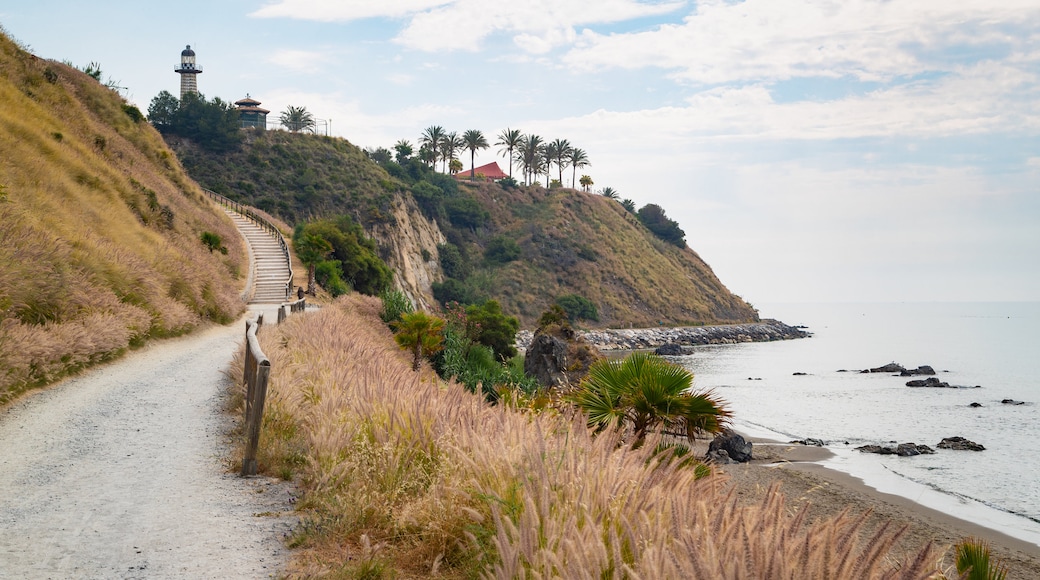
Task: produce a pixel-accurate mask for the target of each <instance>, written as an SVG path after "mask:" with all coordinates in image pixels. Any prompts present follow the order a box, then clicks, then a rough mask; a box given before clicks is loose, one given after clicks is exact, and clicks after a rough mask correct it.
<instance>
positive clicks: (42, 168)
mask: <svg viewBox="0 0 1040 580" xmlns="http://www.w3.org/2000/svg"><path fill="white" fill-rule="evenodd" d="M0 102H2V103H3V104H4V106H3V107H0V151H3V155H2V156H0V185H2V186H3V189H4V192H5V194H6V196H5V197H6V200H4V201H0V404H3V403H4V402H6V401H9V400H11V399H12V398H14V397H16V396H17V395H18V394H19V393H21V392H23V391H24V390H26V389H28V388H31V387H34V386H38V385H43V384H47V383H49V382H53V381H54V380H57V379H59V378H61V377H62V376H65V375H67V374H69V373H72V372H76V371H77V370H79V369H80V368H83V367H84V366H88V365H90V364H94V363H96V362H99V361H103V360H107V359H109V358H111V357H114V356H118V355H119V354H120V353H122V352H123V351H125V350H126V349H127V348H132V347H134V346H136V345H139V344H141V343H143V342H144V341H145V340H147V339H149V338H155V337H163V336H172V335H177V334H182V333H184V332H187V331H190V330H191V329H193V328H196V327H197V326H199V325H200V324H202V323H203V322H205V321H207V320H213V321H217V322H226V321H229V320H231V319H233V318H234V317H236V316H237V315H238V314H239V313H240V312H241V311H242V309H243V304H242V303H241V300H240V299H239V298H238V294H239V292H240V290H241V285H242V282H241V278H242V277H241V276H240V275H239V271H240V270H244V264H245V261H246V253H245V248H244V245H243V243H242V242H241V238H240V236H239V235H238V233H237V231H236V230H235V228H234V226H233V224H232V223H231V222H230V220H228V219H226V217H225V216H223V215H222V214H220V213H219V212H217V211H215V210H214V209H213V207H212V206H211V205H210V204H209V203H208V202H207V201H205V199H204V198H203V197H202V196H201V194H200V192H199V191H198V189H197V186H195V185H194V184H192V183H191V181H190V180H189V179H187V178H186V177H185V176H184V174H183V171H181V169H180V168H179V166H177V164H176V161H175V160H174V159H173V158H172V157H171V155H170V153H169V150H168V149H167V148H166V146H165V144H164V143H163V141H162V138H161V137H160V136H159V135H158V133H156V132H155V131H154V130H153V129H152V128H151V127H150V126H149V125H148V124H147V123H135V122H134V121H133V120H132V119H131V118H130V117H129V116H128V115H127V114H126V112H125V111H124V110H123V105H124V103H123V102H122V100H121V99H120V98H119V96H118V95H117V94H116V93H114V92H113V91H111V90H109V89H107V88H105V87H103V86H102V85H100V84H99V83H98V82H97V81H95V80H94V79H92V78H89V77H87V76H86V75H84V74H83V73H81V72H79V71H76V70H74V69H71V68H69V67H67V66H65V65H62V64H59V63H56V62H52V61H45V60H41V59H37V58H35V57H32V56H31V55H28V54H26V53H24V52H21V51H20V50H18V48H17V47H16V46H15V44H14V43H12V42H11V41H10V40H9V39H7V38H6V37H4V36H2V35H0ZM203 231H211V232H214V233H217V234H218V235H220V236H221V238H222V239H223V240H224V244H225V245H226V246H227V247H228V248H229V253H228V255H227V256H223V255H220V254H210V253H209V252H208V251H207V250H206V249H205V248H204V246H202V244H201V243H199V241H198V240H199V235H200V234H201V232H203Z"/></svg>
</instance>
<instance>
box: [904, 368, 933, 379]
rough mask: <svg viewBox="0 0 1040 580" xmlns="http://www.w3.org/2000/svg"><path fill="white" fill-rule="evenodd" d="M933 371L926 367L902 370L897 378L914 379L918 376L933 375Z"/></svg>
mask: <svg viewBox="0 0 1040 580" xmlns="http://www.w3.org/2000/svg"><path fill="white" fill-rule="evenodd" d="M934 374H935V369H933V368H932V367H930V366H928V365H921V366H919V367H917V368H916V369H903V371H902V372H901V373H899V376H901V377H914V376H918V375H934Z"/></svg>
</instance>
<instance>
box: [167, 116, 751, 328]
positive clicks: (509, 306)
mask: <svg viewBox="0 0 1040 580" xmlns="http://www.w3.org/2000/svg"><path fill="white" fill-rule="evenodd" d="M171 145H172V146H173V147H174V149H175V150H176V151H177V152H178V155H179V156H180V158H181V160H182V162H183V163H184V165H185V167H186V168H187V170H188V172H189V173H190V174H191V175H192V176H193V177H194V178H195V179H196V180H198V181H199V183H200V184H202V185H203V186H204V187H209V188H211V189H213V190H215V191H218V192H220V193H223V194H225V195H227V196H229V197H231V198H233V199H238V200H240V201H243V202H245V203H249V204H252V205H256V206H258V207H260V208H261V209H264V210H265V211H268V212H270V213H273V214H274V215H276V216H278V217H280V218H282V219H285V220H287V221H288V222H290V223H291V224H293V223H298V222H300V221H303V220H305V219H314V218H322V217H331V218H337V217H339V216H341V215H350V216H351V217H352V218H353V219H354V221H356V222H357V223H359V224H361V225H362V226H363V227H364V228H365V230H366V232H368V233H369V235H374V231H375V230H377V229H378V230H381V231H387V230H389V231H391V232H393V231H394V228H395V227H396V224H397V223H398V220H397V218H395V215H400V214H399V213H395V212H397V211H398V209H399V208H402V207H412V204H414V205H415V206H417V207H418V208H419V210H420V211H421V212H422V213H423V214H424V215H425V216H426V217H427V218H429V219H431V220H433V221H434V222H435V223H436V225H437V226H438V227H439V229H440V230H441V232H442V233H443V239H444V240H445V241H444V242H443V243H439V244H430V245H429V246H423V247H418V248H413V249H414V252H413V253H414V254H415V255H416V256H418V255H419V254H422V256H423V257H422V259H419V260H417V261H418V262H419V263H421V264H423V265H428V264H436V265H439V266H440V268H439V273H438V276H439V279H434V280H433V282H435V283H436V284H434V285H433V286H432V287H431V289H430V293H431V294H433V296H432V297H431V298H433V297H436V298H437V299H438V301H439V302H441V303H442V304H444V303H447V302H450V301H458V302H462V303H482V302H484V301H485V300H487V299H489V298H493V299H495V300H497V301H498V303H499V304H500V305H501V307H502V310H503V311H505V312H508V313H510V314H514V315H516V316H518V317H519V319H520V322H521V324H522V325H523V326H524V327H528V328H530V327H533V326H534V324H535V322H536V320H537V317H538V315H539V314H540V313H541V312H543V311H544V310H545V309H546V308H547V307H548V306H550V305H551V304H553V303H555V302H557V301H558V299H560V298H561V297H568V296H569V297H571V298H567V299H565V300H564V303H569V304H570V305H572V306H574V305H577V304H581V305H582V308H583V309H584V311H585V312H588V313H590V314H588V315H586V318H585V321H586V322H585V323H586V324H595V325H597V326H608V327H609V326H613V327H620V326H658V325H660V324H665V325H683V324H705V323H720V322H721V323H725V322H748V321H753V320H757V313H756V312H755V311H754V309H753V308H752V307H751V306H749V305H748V304H747V303H746V302H744V301H743V300H741V299H740V298H739V297H737V296H735V295H733V294H732V293H730V292H729V290H727V289H726V287H725V286H724V285H723V284H722V282H720V281H719V279H718V278H717V277H716V276H715V274H714V273H713V272H712V270H711V268H710V267H709V266H708V265H707V264H706V263H705V262H704V261H703V260H701V258H700V257H699V256H698V255H697V254H696V253H695V252H694V251H692V250H691V249H689V248H687V247H686V246H685V243H682V241H681V240H682V236H683V234H682V231H681V230H678V231H675V230H677V229H678V228H677V226H675V228H674V229H672V230H669V228H670V227H671V226H672V225H674V221H670V220H668V218H667V217H666V216H665V215H664V212H663V210H661V211H660V212H651V213H652V215H650V216H649V217H651V218H656V221H652V223H653V224H658V225H660V226H661V227H662V228H663V231H671V236H672V238H671V239H669V238H668V237H667V236H664V239H662V237H661V235H660V233H658V234H657V235H655V233H653V232H652V231H651V230H650V229H648V227H647V226H645V225H643V222H641V221H640V218H639V217H638V216H637V215H636V214H635V213H633V211H634V210H632V211H630V210H628V209H626V207H625V206H624V205H623V204H622V203H620V202H618V201H617V200H616V199H612V198H609V197H604V196H600V195H595V194H592V193H587V192H582V191H578V190H575V189H570V188H562V187H557V188H554V189H546V188H543V187H541V186H540V185H537V184H534V185H529V186H522V185H510V180H503V184H498V183H493V182H485V181H480V180H475V181H470V180H467V179H462V180H456V179H455V178H453V177H451V176H449V175H445V174H442V173H438V172H437V171H435V170H434V169H432V168H431V167H429V166H428V165H427V164H426V163H424V162H423V161H422V160H421V159H420V158H419V157H418V156H413V155H412V149H411V146H410V145H408V144H407V143H406V142H404V143H401V142H399V143H398V145H399V146H400V147H399V149H398V154H397V155H396V156H393V158H392V156H391V154H390V153H389V151H386V150H384V151H383V152H382V154H378V155H374V157H375V158H377V159H378V160H379V162H380V163H376V162H374V161H373V160H372V159H370V158H369V157H368V156H367V155H366V154H365V153H364V152H363V151H361V150H360V149H358V148H357V147H355V146H353V145H351V144H350V143H348V142H347V141H345V140H343V139H337V138H331V137H325V136H319V135H310V134H290V133H287V132H282V131H268V132H256V131H249V132H247V133H246V138H245V139H244V140H243V143H242V144H241V146H240V147H239V148H237V149H235V150H231V151H227V152H223V153H215V152H212V151H209V150H206V149H204V148H202V147H198V146H196V145H194V144H193V143H192V142H190V141H187V140H183V139H172V140H171ZM437 159H441V160H442V161H443V158H440V157H438V158H437ZM553 171H554V172H555V173H557V174H559V172H560V171H561V167H560V166H554V167H553ZM658 209H659V208H658ZM391 237H395V238H397V239H399V240H412V239H414V238H415V237H416V236H414V235H413V234H412V233H411V232H407V231H397V232H396V234H395V235H392V236H391ZM379 253H380V257H382V258H383V259H384V260H386V261H387V263H388V264H389V265H390V267H391V268H392V269H400V268H402V267H403V265H402V264H401V263H400V262H399V261H395V258H394V257H392V256H391V255H390V253H389V251H388V250H387V248H386V247H385V246H383V245H380V247H379ZM574 297H577V298H578V299H581V300H583V301H587V304H588V305H591V306H592V307H594V309H593V308H588V307H587V306H586V302H580V303H579V302H576V301H575V298H574ZM426 301H427V302H432V301H433V300H430V299H428V300H426ZM592 312H595V315H592V314H591V313H592ZM596 318H598V321H597V320H596Z"/></svg>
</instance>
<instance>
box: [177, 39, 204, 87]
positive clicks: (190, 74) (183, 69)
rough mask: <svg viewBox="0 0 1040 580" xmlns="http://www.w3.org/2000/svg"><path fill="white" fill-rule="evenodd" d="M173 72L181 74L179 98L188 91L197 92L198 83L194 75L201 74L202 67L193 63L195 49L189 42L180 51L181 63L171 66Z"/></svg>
mask: <svg viewBox="0 0 1040 580" xmlns="http://www.w3.org/2000/svg"><path fill="white" fill-rule="evenodd" d="M173 72H175V73H177V74H179V75H181V99H183V98H184V95H186V94H188V93H195V94H198V92H199V85H198V83H197V82H196V80H195V75H200V74H202V67H201V66H199V65H197V64H195V51H194V50H192V49H191V45H190V44H189V45H187V46H185V47H184V50H182V51H181V63H180V64H178V65H177V66H175V67H173Z"/></svg>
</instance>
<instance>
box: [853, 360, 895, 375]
mask: <svg viewBox="0 0 1040 580" xmlns="http://www.w3.org/2000/svg"><path fill="white" fill-rule="evenodd" d="M905 370H906V369H905V368H903V365H901V364H899V363H894V362H893V363H888V364H887V365H882V366H879V367H874V368H872V369H866V370H862V371H860V372H861V373H902V372H903V371H905Z"/></svg>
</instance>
